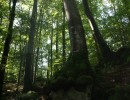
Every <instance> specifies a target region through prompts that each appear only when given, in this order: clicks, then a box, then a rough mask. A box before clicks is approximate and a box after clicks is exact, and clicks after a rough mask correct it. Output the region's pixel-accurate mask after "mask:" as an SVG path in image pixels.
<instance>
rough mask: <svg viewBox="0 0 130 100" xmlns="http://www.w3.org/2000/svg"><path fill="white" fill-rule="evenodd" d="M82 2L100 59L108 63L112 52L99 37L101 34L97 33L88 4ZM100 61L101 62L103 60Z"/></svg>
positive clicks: (84, 1) (97, 29)
mask: <svg viewBox="0 0 130 100" xmlns="http://www.w3.org/2000/svg"><path fill="white" fill-rule="evenodd" d="M82 2H83V6H84V10H85V14H86V15H87V17H88V19H89V22H90V24H91V26H92V29H93V30H94V35H93V36H94V39H95V42H96V43H97V44H98V46H99V48H100V51H101V54H102V57H103V59H104V61H105V62H106V61H110V60H111V56H112V51H111V50H110V48H109V46H108V45H107V43H106V41H105V40H104V39H103V37H102V36H101V33H100V31H99V28H98V26H97V24H96V21H95V20H94V18H93V15H92V12H91V10H90V8H89V4H88V0H82ZM103 59H102V60H103Z"/></svg>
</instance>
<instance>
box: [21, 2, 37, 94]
mask: <svg viewBox="0 0 130 100" xmlns="http://www.w3.org/2000/svg"><path fill="white" fill-rule="evenodd" d="M36 18H37V0H34V4H33V10H32V16H31V21H30V25H31V26H30V33H29V41H28V48H27V53H26V66H25V76H24V89H23V90H24V92H27V91H29V90H31V87H32V82H33V77H32V73H33V46H34V33H35V24H36Z"/></svg>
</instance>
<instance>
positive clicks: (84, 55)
mask: <svg viewBox="0 0 130 100" xmlns="http://www.w3.org/2000/svg"><path fill="white" fill-rule="evenodd" d="M72 5H73V6H72ZM64 7H65V12H66V15H67V19H68V24H69V34H70V42H71V47H72V51H71V52H72V55H71V59H72V60H73V63H74V64H76V63H78V64H80V63H84V64H85V66H86V69H88V68H89V67H90V66H89V60H88V51H87V45H86V39H85V34H84V29H83V25H82V21H81V18H80V15H79V12H78V9H77V5H76V1H75V0H64ZM88 71H89V69H88Z"/></svg>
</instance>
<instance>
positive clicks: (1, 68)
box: [0, 0, 17, 99]
mask: <svg viewBox="0 0 130 100" xmlns="http://www.w3.org/2000/svg"><path fill="white" fill-rule="evenodd" d="M16 3H17V0H13V6H12V9H11V11H10V17H9V18H10V20H9V27H8V32H7V36H6V40H5V43H4V50H3V54H2V59H1V64H0V80H1V82H0V99H1V95H2V88H3V81H4V74H5V66H6V64H7V59H8V54H9V50H10V44H11V40H12V33H13V22H14V18H15V6H16Z"/></svg>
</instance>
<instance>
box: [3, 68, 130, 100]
mask: <svg viewBox="0 0 130 100" xmlns="http://www.w3.org/2000/svg"><path fill="white" fill-rule="evenodd" d="M103 77H104V79H105V82H104V84H111V85H117V84H118V85H120V86H125V85H128V84H130V66H127V67H126V66H121V68H115V69H111V70H110V69H109V70H108V69H107V71H104V73H103ZM18 89H19V90H18V91H17V84H16V83H13V82H5V85H4V89H3V91H4V92H3V99H2V100H45V97H46V95H44V94H43V92H42V89H43V88H42V87H41V88H40V87H39V88H37V90H38V91H30V92H29V93H26V94H23V93H22V90H23V85H20V86H19V87H18ZM16 98H17V99H16ZM18 98H19V99H18ZM21 98H23V99H21ZM28 98H30V99H28ZM31 98H32V99H31ZM34 98H35V99H34Z"/></svg>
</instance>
